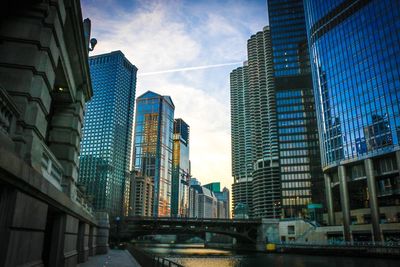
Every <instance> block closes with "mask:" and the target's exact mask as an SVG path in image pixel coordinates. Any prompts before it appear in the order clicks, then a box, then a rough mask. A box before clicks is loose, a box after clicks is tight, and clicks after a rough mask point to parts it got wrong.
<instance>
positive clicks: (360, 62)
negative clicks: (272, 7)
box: [304, 0, 400, 241]
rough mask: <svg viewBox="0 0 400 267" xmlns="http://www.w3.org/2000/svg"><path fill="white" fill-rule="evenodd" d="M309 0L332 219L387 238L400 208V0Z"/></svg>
mask: <svg viewBox="0 0 400 267" xmlns="http://www.w3.org/2000/svg"><path fill="white" fill-rule="evenodd" d="M304 2H305V13H306V23H307V32H308V41H309V48H310V56H311V67H312V74H313V86H314V94H315V100H316V108H317V114H318V118H317V119H318V128H319V135H320V142H321V143H320V146H321V157H322V158H321V160H322V167H323V171H324V176H325V185H326V196H327V202H328V211H329V212H328V215H329V216H328V217H329V223H330V224H340V223H343V225H344V237H345V239H346V240H351V239H352V238H354V236H352V235H351V229H352V227H351V226H350V225H351V224H367V223H372V234H373V235H372V237H373V239H374V240H375V241H377V240H382V239H383V238H384V237H385V232H384V231H382V229H383V228H382V227H381V223H383V222H396V221H398V220H399V214H400V213H399V210H398V205H399V204H400V198H399V194H400V179H399V169H400V168H399V166H400V154H399V153H400V152H399V149H400V147H399V137H400V112H399V107H400V104H399V103H400V79H399V77H400V57H399V55H400V46H399V44H400V2H399V1H379V0H375V1H372V0H352V1H349V0H347V1H339V0H312V1H311V0H305V1H304ZM396 206H397V207H396ZM390 207H392V208H390ZM361 210H363V211H367V212H358V211H361ZM335 211H341V212H337V213H335ZM350 211H351V214H350Z"/></svg>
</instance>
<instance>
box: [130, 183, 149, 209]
mask: <svg viewBox="0 0 400 267" xmlns="http://www.w3.org/2000/svg"><path fill="white" fill-rule="evenodd" d="M132 193H133V194H132ZM131 194H132V196H133V199H132V211H131V213H130V214H131V215H137V216H152V211H153V201H154V181H153V178H152V177H147V176H136V177H135V179H134V180H133V183H132V190H131Z"/></svg>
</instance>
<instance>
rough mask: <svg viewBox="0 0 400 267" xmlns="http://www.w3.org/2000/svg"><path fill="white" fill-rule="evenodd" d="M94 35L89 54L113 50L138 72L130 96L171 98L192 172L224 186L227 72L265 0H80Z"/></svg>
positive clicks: (256, 27) (242, 56)
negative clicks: (185, 133) (186, 135)
mask: <svg viewBox="0 0 400 267" xmlns="http://www.w3.org/2000/svg"><path fill="white" fill-rule="evenodd" d="M82 13H83V16H84V18H86V17H89V18H90V19H91V21H92V37H95V38H96V39H97V41H98V43H97V45H96V47H95V49H94V51H93V52H91V55H97V54H103V53H109V52H111V51H115V50H121V51H122V52H123V53H124V55H125V57H126V58H127V59H128V60H129V61H130V62H131V63H132V64H134V65H135V66H136V67H137V68H138V69H139V70H138V77H137V86H136V97H138V96H140V95H141V94H143V93H145V92H146V91H148V90H150V91H154V92H156V93H159V94H161V95H169V96H171V98H172V100H173V102H174V104H175V118H182V119H183V120H184V121H186V122H187V123H188V124H189V126H190V160H191V166H192V176H193V177H196V178H197V179H198V180H199V181H200V182H201V183H202V184H206V183H210V182H218V181H219V182H221V186H222V187H223V186H226V187H228V188H229V189H230V188H231V184H232V183H233V178H232V174H231V129H230V89H229V73H230V72H231V71H232V70H233V69H235V68H237V67H239V66H241V65H242V62H243V61H245V60H246V57H247V49H246V44H247V40H248V39H249V38H250V36H251V35H252V34H255V33H256V32H258V31H260V30H262V28H263V27H264V26H265V25H267V22H268V17H267V9H266V2H265V0H241V1H239V0H197V1H189V0H187V1H184V0H125V1H122V0H101V1H98V0H82Z"/></svg>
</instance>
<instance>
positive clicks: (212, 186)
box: [203, 182, 230, 219]
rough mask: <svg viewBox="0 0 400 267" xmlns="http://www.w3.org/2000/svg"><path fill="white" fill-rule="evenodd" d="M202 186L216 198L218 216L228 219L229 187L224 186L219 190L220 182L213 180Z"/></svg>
mask: <svg viewBox="0 0 400 267" xmlns="http://www.w3.org/2000/svg"><path fill="white" fill-rule="evenodd" d="M203 187H205V188H207V189H209V190H210V191H211V192H213V194H214V196H215V197H216V198H217V200H218V216H217V217H218V218H224V219H228V218H230V194H229V189H228V188H226V187H224V189H222V191H221V183H220V182H213V183H209V184H206V185H204V186H203Z"/></svg>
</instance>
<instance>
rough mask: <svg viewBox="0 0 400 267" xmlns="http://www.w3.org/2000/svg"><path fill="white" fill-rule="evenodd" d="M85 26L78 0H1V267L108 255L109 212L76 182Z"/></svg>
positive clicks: (85, 84)
mask: <svg viewBox="0 0 400 267" xmlns="http://www.w3.org/2000/svg"><path fill="white" fill-rule="evenodd" d="M89 24H90V21H89V20H87V21H86V31H84V23H83V19H82V14H81V7H80V1H79V0H64V1H63V0H51V1H44V0H43V1H18V0H17V1H15V0H13V1H11V0H6V1H2V2H1V3H0V237H1V242H0V266H17V265H18V266H22V265H23V266H43V265H45V266H76V265H77V263H78V262H83V261H85V260H87V258H88V255H94V254H96V253H104V252H106V251H107V239H108V216H107V214H99V216H100V217H99V218H96V216H95V215H94V213H93V212H92V211H91V208H90V205H88V203H87V202H86V200H85V198H86V196H85V193H84V192H82V191H81V190H80V189H79V188H78V186H77V183H76V181H77V177H78V154H79V142H80V140H81V126H82V118H83V110H84V106H85V103H86V102H87V101H88V100H89V99H90V98H91V97H92V88H91V80H90V74H89V66H88V52H89V49H88V47H89V38H90V37H89V36H90V26H89ZM101 225H103V226H104V227H102V226H101Z"/></svg>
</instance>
